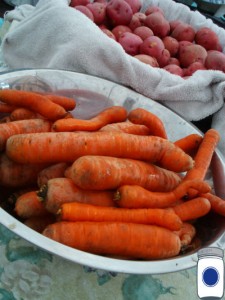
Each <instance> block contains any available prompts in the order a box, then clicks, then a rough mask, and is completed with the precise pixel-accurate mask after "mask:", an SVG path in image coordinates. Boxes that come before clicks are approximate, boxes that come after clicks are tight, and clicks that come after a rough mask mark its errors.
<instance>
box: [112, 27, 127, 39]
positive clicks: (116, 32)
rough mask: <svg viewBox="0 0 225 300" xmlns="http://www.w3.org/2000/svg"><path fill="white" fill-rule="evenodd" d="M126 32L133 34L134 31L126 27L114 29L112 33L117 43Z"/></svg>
mask: <svg viewBox="0 0 225 300" xmlns="http://www.w3.org/2000/svg"><path fill="white" fill-rule="evenodd" d="M124 32H132V30H131V29H130V27H128V26H126V25H117V26H116V27H114V28H113V29H112V33H113V34H114V36H115V38H116V40H117V41H118V40H119V38H120V37H121V35H122V34H123V33H124Z"/></svg>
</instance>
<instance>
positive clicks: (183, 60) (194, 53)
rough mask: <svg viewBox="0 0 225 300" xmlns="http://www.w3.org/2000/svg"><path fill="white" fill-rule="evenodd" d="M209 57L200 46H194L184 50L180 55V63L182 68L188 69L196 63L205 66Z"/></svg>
mask: <svg viewBox="0 0 225 300" xmlns="http://www.w3.org/2000/svg"><path fill="white" fill-rule="evenodd" d="M206 57H207V51H206V50H205V48H203V47H202V46H200V45H197V44H192V45H187V46H186V47H184V48H183V51H182V52H181V53H179V61H180V64H181V66H182V67H184V68H187V67H189V66H190V65H191V64H192V63H194V62H200V63H202V64H203V65H204V63H205V60H206Z"/></svg>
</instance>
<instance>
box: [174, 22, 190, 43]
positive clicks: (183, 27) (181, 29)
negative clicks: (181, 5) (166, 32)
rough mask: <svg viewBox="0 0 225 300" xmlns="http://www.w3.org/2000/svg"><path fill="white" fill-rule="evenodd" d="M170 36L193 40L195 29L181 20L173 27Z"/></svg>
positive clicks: (180, 39)
mask: <svg viewBox="0 0 225 300" xmlns="http://www.w3.org/2000/svg"><path fill="white" fill-rule="evenodd" d="M171 36H172V37H174V38H175V39H176V40H178V41H189V42H193V41H194V39H195V29H194V28H193V27H192V26H191V25H189V24H186V23H183V22H181V23H180V24H178V25H177V26H176V27H175V28H174V30H173V31H172V33H171Z"/></svg>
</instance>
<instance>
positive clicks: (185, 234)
mask: <svg viewBox="0 0 225 300" xmlns="http://www.w3.org/2000/svg"><path fill="white" fill-rule="evenodd" d="M175 233H176V234H177V235H178V236H179V237H180V241H181V247H182V248H184V247H185V248H186V247H187V246H189V245H190V244H191V242H192V240H193V238H194V237H195V236H196V228H195V227H194V225H192V224H191V223H188V222H183V223H182V226H181V229H180V230H178V231H176V232H175Z"/></svg>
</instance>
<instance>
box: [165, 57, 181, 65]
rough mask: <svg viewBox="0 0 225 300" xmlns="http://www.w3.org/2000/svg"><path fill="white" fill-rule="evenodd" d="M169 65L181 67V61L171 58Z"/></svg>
mask: <svg viewBox="0 0 225 300" xmlns="http://www.w3.org/2000/svg"><path fill="white" fill-rule="evenodd" d="M168 65H177V66H180V62H179V59H178V58H176V57H170V59H169V61H168Z"/></svg>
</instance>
